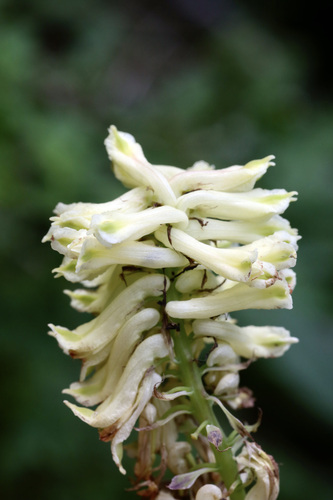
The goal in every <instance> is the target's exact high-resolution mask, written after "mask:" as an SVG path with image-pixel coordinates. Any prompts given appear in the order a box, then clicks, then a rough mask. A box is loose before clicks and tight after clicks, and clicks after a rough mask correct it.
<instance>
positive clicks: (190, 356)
mask: <svg viewBox="0 0 333 500" xmlns="http://www.w3.org/2000/svg"><path fill="white" fill-rule="evenodd" d="M105 145H106V149H107V153H108V156H109V158H110V160H111V161H112V168H113V172H114V174H115V176H116V177H117V179H118V180H120V181H121V182H122V183H123V184H124V185H125V186H126V187H128V188H129V191H128V192H127V193H125V194H123V195H122V196H120V197H118V198H117V199H115V200H113V201H110V202H109V201H108V202H106V203H100V204H95V203H73V204H69V205H65V204H63V203H59V204H58V205H57V206H56V208H55V215H54V216H53V217H51V227H50V229H49V231H48V233H47V234H46V235H45V237H44V238H43V240H42V241H43V242H47V241H48V242H50V244H51V247H52V248H53V249H54V250H56V251H57V252H59V253H60V254H61V255H62V256H63V260H62V263H61V265H60V266H59V267H57V268H56V269H54V272H55V273H56V277H64V278H65V279H67V280H68V281H69V282H71V283H76V284H79V288H76V289H73V290H72V289H71V290H65V293H66V295H68V296H69V298H70V300H71V305H72V307H74V308H75V309H77V310H78V311H80V312H85V313H90V314H92V315H93V317H92V319H90V320H89V321H87V322H86V323H84V324H82V325H80V326H78V327H77V328H74V329H72V330H70V329H68V328H65V327H62V326H56V325H53V324H50V325H49V326H50V332H49V333H50V335H51V336H53V337H55V339H56V340H57V341H58V344H59V346H60V347H61V349H62V350H63V351H64V352H65V353H66V354H69V355H70V356H71V357H73V358H78V359H80V360H81V361H82V367H81V372H80V378H79V380H78V381H77V382H74V383H72V384H70V387H69V388H67V389H65V390H64V391H63V392H64V393H65V394H67V395H68V396H71V397H73V398H74V399H75V400H76V403H77V404H73V403H71V402H69V401H65V403H66V405H67V406H68V407H69V408H70V409H71V410H72V412H73V413H74V414H75V415H76V416H77V417H79V418H80V419H81V420H82V421H84V422H86V423H87V424H88V425H90V426H92V427H95V428H97V429H98V432H99V436H100V439H101V440H102V441H104V442H111V453H112V457H113V460H114V462H115V463H116V464H117V466H118V467H119V469H120V471H121V472H122V473H125V469H124V467H123V465H122V458H123V452H124V449H127V451H128V454H129V455H130V456H131V457H133V458H135V459H136V464H135V466H134V473H135V475H136V478H137V483H136V485H135V486H134V489H136V490H138V491H139V494H140V495H144V496H146V497H149V498H152V499H153V498H154V499H155V498H157V499H158V500H168V499H172V498H174V497H173V496H172V494H171V493H169V492H167V491H166V490H165V480H164V475H165V472H166V471H167V469H169V471H171V473H173V474H174V477H173V479H172V480H171V482H170V483H169V486H168V488H169V489H171V490H183V493H184V492H186V491H188V492H189V496H188V497H186V493H184V495H185V496H184V499H185V498H196V500H203V499H207V500H218V499H220V498H222V497H223V498H224V497H228V498H229V497H230V499H231V500H232V499H233V498H234V495H237V497H238V494H239V492H242V493H241V495H242V497H244V498H245V499H246V500H254V499H255V498H260V499H263V500H275V498H276V496H277V492H278V471H277V466H276V464H275V462H274V459H273V458H272V457H270V456H269V455H267V454H266V453H265V452H263V451H262V450H261V448H260V447H259V445H257V444H256V443H255V442H250V441H249V437H250V433H251V432H255V430H256V429H257V427H258V426H259V421H258V422H257V423H255V424H254V425H244V424H242V423H241V421H240V420H238V419H237V418H236V417H234V416H233V414H232V412H231V411H230V410H229V409H228V408H231V410H234V409H237V408H243V407H249V406H252V405H253V403H254V398H253V396H252V391H251V390H250V389H247V388H246V387H240V380H241V372H242V371H243V370H245V369H246V368H247V366H248V365H249V364H250V363H251V362H252V361H253V360H255V359H257V358H270V357H278V356H282V355H283V354H284V353H285V352H286V351H287V350H288V349H289V347H290V345H291V344H294V343H296V342H297V339H296V338H295V337H292V336H291V335H290V333H289V332H288V331H287V330H286V329H284V328H282V327H274V326H260V327H257V326H239V325H238V324H236V321H234V320H233V319H232V318H231V317H230V313H232V312H233V311H239V310H243V309H275V308H286V309H290V308H291V307H292V299H291V293H292V292H293V290H294V287H295V283H296V278H295V273H294V271H293V270H292V267H294V265H295V263H296V252H297V249H298V247H297V242H298V239H299V236H298V234H297V230H296V229H294V228H292V227H291V226H290V224H289V222H288V221H287V220H286V219H285V218H283V217H282V214H283V213H284V211H285V210H286V209H287V208H288V206H289V204H290V202H292V201H294V200H295V199H296V198H295V196H296V194H297V193H296V192H295V191H292V192H287V191H285V190H284V189H273V190H268V189H261V188H258V187H255V183H256V182H257V181H258V180H259V179H260V178H261V177H262V175H264V174H265V172H266V171H267V169H268V168H269V167H270V166H272V165H274V163H273V161H272V160H273V159H274V157H273V156H266V157H265V158H263V159H259V160H254V161H251V162H249V163H247V164H246V165H244V166H240V165H234V166H232V167H228V168H225V169H221V170H215V167H214V166H212V165H209V164H208V163H206V162H204V161H199V162H196V163H195V164H194V165H193V166H192V167H190V168H188V169H187V170H182V169H180V168H178V167H173V166H166V165H153V164H151V163H150V162H149V161H148V160H147V158H146V157H145V155H144V153H143V150H142V148H141V146H140V145H139V144H138V143H137V142H136V140H135V139H134V137H133V136H131V135H130V134H126V133H124V132H119V131H118V130H117V129H116V128H115V127H114V126H112V127H111V128H110V130H109V136H108V137H107V139H106V141H105ZM213 404H216V405H217V407H219V409H220V410H221V411H222V412H223V414H224V416H225V417H226V418H227V420H228V422H229V424H230V426H231V428H232V431H231V433H230V434H229V435H228V434H227V433H226V432H225V431H224V430H223V429H222V428H221V427H220V425H219V422H218V420H217V419H216V416H215V413H214V412H213V410H212V405H213ZM135 430H136V431H138V439H137V441H133V442H132V443H131V444H130V445H127V444H124V443H125V441H126V440H127V439H128V438H129V436H130V434H131V433H132V432H134V431H135ZM239 450H240V452H239ZM157 457H159V458H157ZM238 498H240V497H238Z"/></svg>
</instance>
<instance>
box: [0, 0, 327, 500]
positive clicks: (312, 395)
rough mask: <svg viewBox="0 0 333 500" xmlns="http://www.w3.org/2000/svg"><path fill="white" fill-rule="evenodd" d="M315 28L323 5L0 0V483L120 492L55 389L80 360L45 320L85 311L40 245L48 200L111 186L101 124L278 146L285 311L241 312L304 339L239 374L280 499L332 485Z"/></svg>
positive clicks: (150, 138)
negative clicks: (290, 236)
mask: <svg viewBox="0 0 333 500" xmlns="http://www.w3.org/2000/svg"><path fill="white" fill-rule="evenodd" d="M250 4H251V6H250ZM268 4H269V7H268ZM327 4H328V2H327ZM300 7H301V8H300ZM329 32H330V26H329V15H328V11H327V12H326V11H325V4H324V6H323V4H321V5H318V6H317V5H315V4H312V3H311V4H308V7H305V6H304V4H303V3H298V2H293V1H289V2H286V1H280V2H263V1H260V0H257V1H253V2H246V1H232V0H207V1H205V0H196V1H190V0H173V1H172V0H170V1H165V2H154V1H134V0H131V1H125V2H116V1H106V0H104V1H103V0H85V1H79V0H69V1H66V2H64V1H59V2H51V1H45V0H44V1H42V0H30V1H25V2H22V1H19V0H8V1H4V0H3V1H0V142H1V144H0V161H1V165H0V200H1V201H0V203H1V212H0V218H1V236H0V252H1V262H2V266H1V276H2V286H1V306H2V310H3V312H2V326H1V350H0V358H1V375H2V381H1V405H2V410H1V467H0V471H1V472H0V474H1V492H2V494H3V495H4V496H3V498H6V499H21V498H28V499H29V498H35V499H36V498H38V499H50V500H53V499H59V498H61V499H62V500H67V499H68V500H69V499H71V500H72V499H76V498H80V499H81V500H88V499H89V500H90V499H91V498H94V499H96V500H106V499H108V500H109V499H124V500H126V499H130V498H134V495H133V493H131V492H124V488H126V487H128V480H127V478H124V477H122V476H121V475H120V474H119V473H118V471H117V470H116V467H115V466H114V465H113V463H112V460H111V455H110V450H109V446H108V445H107V444H104V443H101V442H99V441H98V436H97V433H96V431H95V430H94V429H91V428H89V427H88V426H86V425H85V424H83V423H82V422H80V421H79V420H78V419H76V418H75V417H74V416H73V415H72V413H71V412H70V411H69V410H68V409H67V408H66V407H65V406H64V405H63V404H62V400H63V397H62V395H61V389H63V388H65V387H68V385H69V384H70V382H72V381H75V380H77V378H78V373H79V365H78V364H77V362H74V361H72V360H70V359H69V358H67V357H66V356H65V355H64V354H63V353H62V352H61V351H60V349H58V347H57V345H56V342H55V341H54V339H52V338H50V337H48V336H47V323H48V322H52V323H55V324H61V325H64V326H67V327H74V326H76V325H78V324H79V323H81V322H83V321H84V320H85V319H86V318H82V317H81V316H80V315H79V314H78V313H75V312H74V311H71V310H70V308H69V304H68V298H67V297H66V296H64V295H63V294H62V289H63V288H66V287H67V284H66V283H65V282H64V281H62V280H54V279H53V278H52V275H51V269H53V268H54V267H56V266H57V265H58V264H59V263H60V260H61V258H60V256H59V255H58V254H55V252H53V251H51V249H50V248H49V246H48V245H41V243H40V240H41V238H42V236H43V235H44V234H45V233H46V232H47V229H48V226H49V222H48V218H49V217H50V216H51V215H52V210H53V208H54V206H55V205H56V203H57V202H58V201H63V202H66V203H71V202H75V201H91V202H104V201H107V200H110V199H112V198H114V197H115V196H118V195H119V194H120V193H121V192H123V188H122V187H121V186H120V184H119V183H118V182H117V181H116V180H115V179H114V177H113V175H112V174H111V173H110V166H109V161H108V159H107V155H106V152H105V149H104V146H103V140H104V138H105V137H106V135H107V128H108V126H109V125H110V124H111V123H114V124H115V125H116V126H117V127H118V129H120V130H124V131H127V132H130V133H132V134H133V135H134V136H135V137H136V138H137V140H138V141H139V142H140V143H141V144H142V145H143V147H144V150H145V152H146V155H147V157H148V159H149V160H150V161H151V162H153V163H166V164H175V165H178V166H181V167H188V166H190V165H191V164H192V163H193V162H194V161H196V160H199V159H204V160H207V161H209V162H211V163H214V164H215V165H216V166H217V167H225V166H228V165H231V164H236V163H237V164H242V163H244V162H247V161H249V160H251V159H254V158H260V157H263V156H266V155H268V154H275V155H276V158H277V166H276V167H274V168H271V169H270V171H269V172H268V173H267V175H266V176H265V178H264V179H262V181H260V184H259V185H260V186H261V187H267V188H275V187H281V188H282V187H283V188H286V189H288V190H294V189H295V190H297V191H298V192H299V201H298V202H297V203H295V204H293V205H292V206H291V207H290V208H289V210H288V212H287V217H288V218H289V219H290V220H291V222H292V225H293V226H294V227H298V228H299V231H300V234H301V235H302V236H303V239H302V240H301V242H300V250H299V261H298V265H297V272H298V286H297V287H296V290H295V293H294V309H293V311H267V312H263V311H252V312H251V313H247V312H245V313H243V314H241V315H239V321H240V323H241V324H246V323H247V322H251V323H254V324H275V325H284V326H285V327H287V328H289V329H290V330H291V332H292V334H293V335H295V336H298V337H299V338H300V343H299V344H298V345H296V346H293V347H292V349H291V350H290V351H289V352H288V353H287V354H286V355H285V357H284V358H281V359H275V360H265V361H258V362H257V363H255V364H253V365H252V366H251V367H250V368H249V369H248V370H247V372H246V373H245V374H244V376H243V379H242V383H243V384H246V385H248V386H250V387H251V388H252V389H253V390H254V392H255V395H256V397H257V404H258V406H259V407H261V408H262V409H263V411H264V415H263V423H262V426H261V428H260V430H259V432H258V435H257V439H258V442H259V443H261V444H262V445H263V447H264V449H265V450H266V451H267V452H269V453H271V454H273V455H274V456H275V458H276V460H277V461H278V463H279V464H280V472H281V494H280V497H279V498H280V499H281V500H304V499H317V498H318V499H319V498H320V500H330V499H332V484H331V483H332V481H331V475H332V474H331V464H330V462H329V460H328V459H327V455H328V456H330V455H331V449H332V444H333V443H332V419H333V395H332V369H331V366H332V355H333V335H332V309H333V308H332V303H331V297H332V294H331V288H332V224H331V220H332V214H333V195H332V186H333V184H332V180H333V179H332V178H333V175H332V168H333V137H332V136H333V134H332V132H333V94H332V82H333V78H332V72H331V70H330V64H331V49H332V47H331V45H330V44H331V40H330V38H329V36H330V35H329ZM325 452H326V453H325Z"/></svg>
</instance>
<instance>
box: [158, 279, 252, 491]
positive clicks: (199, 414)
mask: <svg viewBox="0 0 333 500" xmlns="http://www.w3.org/2000/svg"><path fill="white" fill-rule="evenodd" d="M171 288H173V287H171ZM169 293H170V294H172V300H175V294H177V292H176V291H175V290H169ZM169 293H168V298H169ZM177 295H178V294H177ZM170 298H171V297H170ZM177 298H178V299H179V297H177ZM172 338H173V341H174V351H175V356H176V360H177V361H178V366H179V372H180V379H181V381H182V384H183V385H185V386H188V387H191V388H192V389H193V394H192V395H190V396H189V397H190V401H191V406H192V409H193V415H194V417H195V419H196V420H197V421H198V423H199V424H200V423H202V422H204V421H205V420H206V421H208V422H210V423H211V424H212V425H215V426H217V427H219V428H220V429H221V425H220V423H219V422H218V420H217V418H216V416H215V413H214V411H213V407H212V402H211V401H209V400H207V398H206V391H205V388H204V386H203V383H202V378H201V373H200V369H199V367H198V365H197V363H196V362H195V361H194V360H193V355H192V350H191V340H190V339H189V337H188V336H187V335H186V332H185V330H184V325H183V321H181V322H180V330H179V332H177V331H176V332H174V333H173V334H172ZM221 432H222V435H224V433H223V431H222V429H221ZM227 447H228V443H225V442H222V444H221V446H220V450H217V449H216V448H215V446H213V445H212V450H213V452H214V455H215V460H216V464H217V467H218V472H219V474H220V476H221V479H222V481H223V482H224V484H225V486H226V488H230V486H231V485H232V484H233V483H234V481H236V480H237V479H238V478H239V474H238V468H237V463H236V461H235V459H234V457H233V455H232V451H231V450H230V449H229V450H226V448H227ZM230 498H231V500H244V498H245V491H244V489H240V490H236V491H235V492H234V493H232V494H231V495H230Z"/></svg>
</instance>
